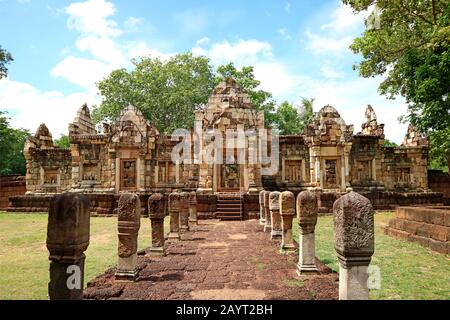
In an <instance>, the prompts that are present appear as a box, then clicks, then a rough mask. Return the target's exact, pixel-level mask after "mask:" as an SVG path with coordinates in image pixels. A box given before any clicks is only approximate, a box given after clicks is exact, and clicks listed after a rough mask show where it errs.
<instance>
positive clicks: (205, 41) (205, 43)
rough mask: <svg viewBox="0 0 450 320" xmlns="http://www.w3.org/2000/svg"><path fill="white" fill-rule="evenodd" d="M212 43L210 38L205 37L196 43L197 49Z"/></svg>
mask: <svg viewBox="0 0 450 320" xmlns="http://www.w3.org/2000/svg"><path fill="white" fill-rule="evenodd" d="M210 41H211V39H209V38H208V37H203V38H201V39H198V40H197V41H196V42H195V45H196V46H197V47H201V46H204V45H207V44H208V43H209V42H210Z"/></svg>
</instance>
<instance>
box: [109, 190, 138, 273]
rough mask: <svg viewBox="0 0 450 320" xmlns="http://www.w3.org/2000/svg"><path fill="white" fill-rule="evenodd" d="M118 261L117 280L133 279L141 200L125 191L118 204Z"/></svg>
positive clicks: (135, 267)
mask: <svg viewBox="0 0 450 320" xmlns="http://www.w3.org/2000/svg"><path fill="white" fill-rule="evenodd" d="M118 215H119V216H118V231H119V248H118V252H119V262H118V265H117V270H116V274H115V279H116V280H118V281H134V280H136V278H137V275H138V268H137V248H138V235H139V228H140V227H141V201H140V200H139V197H138V196H137V195H136V194H132V193H125V194H122V195H121V196H120V198H119V205H118Z"/></svg>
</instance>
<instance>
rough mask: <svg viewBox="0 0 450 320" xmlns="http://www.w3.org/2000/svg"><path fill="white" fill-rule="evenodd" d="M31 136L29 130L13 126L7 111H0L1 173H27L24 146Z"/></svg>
mask: <svg viewBox="0 0 450 320" xmlns="http://www.w3.org/2000/svg"><path fill="white" fill-rule="evenodd" d="M29 136H30V133H29V131H28V130H24V129H13V128H11V126H10V124H9V118H8V117H7V116H6V112H4V111H0V175H7V174H25V173H26V162H25V158H24V157H23V147H24V144H25V140H26V139H27V138H28V137H29Z"/></svg>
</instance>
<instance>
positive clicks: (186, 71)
mask: <svg viewBox="0 0 450 320" xmlns="http://www.w3.org/2000/svg"><path fill="white" fill-rule="evenodd" d="M133 64H134V69H133V70H131V71H128V70H126V69H119V70H115V71H113V72H112V73H111V74H110V75H109V76H108V77H106V78H105V79H103V80H102V81H100V82H99V83H98V89H99V91H100V94H101V95H102V97H103V99H102V102H101V104H100V105H99V106H94V110H93V112H92V115H93V119H94V121H95V122H100V121H102V120H109V121H114V120H115V119H116V118H117V116H118V115H119V113H120V111H121V110H122V109H123V108H125V107H126V106H128V105H129V104H132V105H134V106H136V107H138V108H139V109H140V110H141V111H142V112H143V114H144V116H145V117H146V118H147V119H150V120H151V121H153V123H154V124H155V125H156V126H157V128H158V129H159V130H160V131H161V132H164V133H170V132H172V131H173V130H174V129H177V128H190V127H192V126H193V124H194V111H195V110H196V109H198V108H201V107H202V106H203V105H205V104H206V103H207V102H208V98H209V95H210V94H211V92H212V90H213V89H214V87H215V86H216V85H218V84H219V83H220V82H221V81H223V80H224V79H225V78H227V77H232V78H234V79H235V80H236V81H237V82H238V83H239V84H240V85H241V86H242V87H243V88H244V89H245V90H246V92H247V93H248V94H249V96H250V99H251V101H252V104H253V106H254V107H255V108H256V110H258V111H260V110H262V111H264V115H265V122H266V125H268V126H269V125H273V124H274V121H275V101H274V100H273V99H272V94H271V93H269V92H266V91H263V90H259V89H258V86H259V85H260V81H258V80H257V79H255V76H254V74H253V67H251V66H246V67H242V68H241V69H240V70H238V69H237V68H236V67H235V66H234V64H233V63H229V64H227V65H224V66H220V67H218V68H217V70H214V69H213V67H211V65H210V61H209V59H208V58H206V57H194V56H193V55H192V54H191V53H184V54H178V55H176V56H174V57H172V58H171V59H169V60H167V61H161V60H160V59H159V58H155V59H152V58H149V57H143V58H140V59H136V60H133Z"/></svg>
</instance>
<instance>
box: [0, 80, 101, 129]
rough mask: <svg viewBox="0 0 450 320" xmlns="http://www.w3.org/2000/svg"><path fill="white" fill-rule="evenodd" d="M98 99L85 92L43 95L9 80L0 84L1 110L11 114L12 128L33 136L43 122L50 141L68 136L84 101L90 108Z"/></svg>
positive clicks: (29, 87)
mask: <svg viewBox="0 0 450 320" xmlns="http://www.w3.org/2000/svg"><path fill="white" fill-rule="evenodd" d="M98 100H99V99H98V97H97V96H95V95H92V94H89V93H86V92H79V93H73V94H69V95H64V94H62V93H61V92H58V91H47V92H43V91H40V90H38V89H37V88H35V87H34V86H32V85H30V84H28V83H24V82H17V81H13V80H10V79H9V78H5V79H2V80H1V81H0V109H1V110H7V111H8V112H9V113H10V114H11V115H13V116H12V117H11V125H12V126H13V127H14V128H25V129H29V130H30V131H31V132H32V133H34V132H35V131H36V129H37V128H38V126H39V125H40V124H41V123H45V124H46V125H47V127H48V128H49V130H50V132H51V133H52V135H53V138H59V136H60V135H61V134H68V125H69V123H70V122H72V121H73V119H74V118H75V116H76V111H77V110H78V108H79V107H80V106H81V105H82V104H83V103H84V102H86V103H88V104H89V105H92V104H96V103H98V102H99V101H98Z"/></svg>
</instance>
